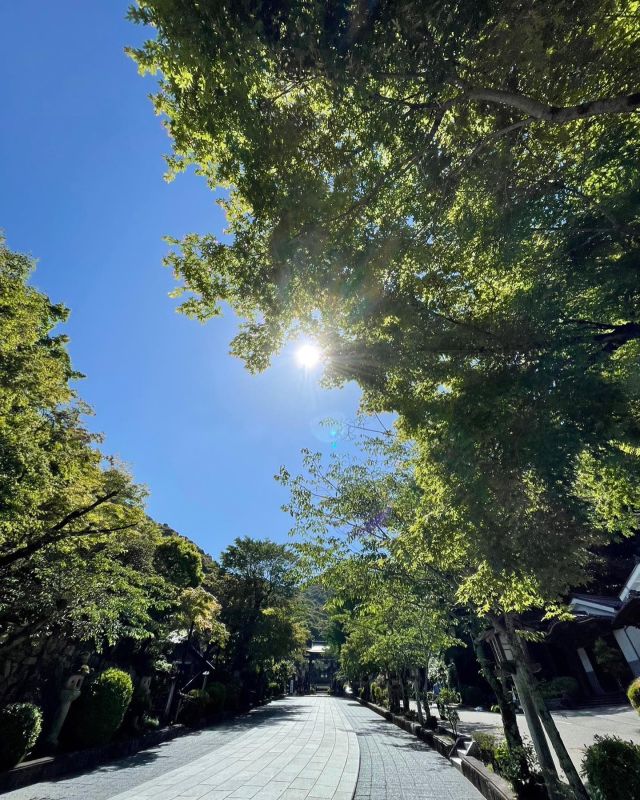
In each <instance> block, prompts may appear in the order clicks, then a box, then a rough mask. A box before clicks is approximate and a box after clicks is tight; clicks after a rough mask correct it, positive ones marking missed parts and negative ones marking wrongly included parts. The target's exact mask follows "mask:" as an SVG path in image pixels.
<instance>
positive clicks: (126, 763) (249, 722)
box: [21, 705, 306, 800]
mask: <svg viewBox="0 0 640 800" xmlns="http://www.w3.org/2000/svg"><path fill="white" fill-rule="evenodd" d="M304 716H306V713H305V711H304V709H301V708H300V707H299V706H296V705H268V706H259V707H258V708H254V709H252V710H251V711H249V712H247V713H245V714H239V715H238V716H236V717H233V718H232V719H227V720H220V721H218V722H215V723H213V724H211V725H208V726H206V727H204V728H198V729H195V730H192V731H188V732H186V733H184V734H183V735H181V736H177V737H175V738H173V739H169V740H167V741H166V742H161V743H160V744H157V745H152V746H150V747H149V748H147V749H145V750H140V751H138V752H137V753H133V754H132V755H130V756H125V757H123V758H119V759H117V760H115V761H109V762H105V763H102V764H100V765H98V766H95V767H90V768H87V769H82V770H78V771H77V772H73V773H67V774H65V775H61V776H60V777H57V778H49V779H45V780H44V781H42V783H45V784H47V785H52V784H53V785H56V784H61V783H64V782H65V781H70V780H71V781H74V782H76V783H78V784H81V783H82V778H83V777H88V776H91V778H95V779H96V781H98V780H100V777H99V776H104V777H103V781H104V788H105V791H106V793H105V792H103V791H99V790H98V786H97V785H96V786H92V787H91V789H87V790H86V797H87V798H91V800H101V798H107V797H111V796H112V795H113V794H114V791H113V789H112V790H111V791H108V784H109V779H108V776H110V775H113V774H114V773H122V772H126V771H127V770H137V769H141V768H144V767H149V766H150V765H151V764H154V763H157V762H161V761H167V760H168V759H172V758H174V757H175V755H176V754H175V752H174V753H172V752H171V750H172V749H174V748H173V747H172V746H177V747H178V748H179V750H180V757H179V759H176V763H174V764H167V766H166V767H165V768H164V770H163V769H159V770H154V771H153V774H152V775H149V774H148V773H146V772H145V771H144V769H141V772H140V775H139V780H138V779H133V778H132V781H131V782H130V783H128V784H127V785H126V786H123V787H122V788H121V789H120V790H116V792H115V794H117V793H119V791H125V789H126V790H128V789H133V788H135V786H137V785H139V784H141V783H144V782H145V781H147V780H150V779H153V778H155V777H158V775H160V774H162V772H163V771H166V772H169V771H171V770H172V769H177V768H178V767H181V766H184V765H185V764H189V763H190V762H192V761H195V760H197V759H198V758H202V756H205V755H207V754H208V753H211V752H214V751H215V750H218V749H219V748H221V747H223V746H224V745H226V744H228V743H229V741H231V740H232V739H234V738H235V737H237V736H240V735H242V734H243V733H245V732H246V731H248V730H252V729H255V728H256V727H260V726H262V725H265V724H268V723H271V722H274V721H281V720H285V719H286V720H291V719H294V718H296V717H304ZM101 783H102V781H101ZM36 786H37V784H36V785H34V786H33V792H34V794H33V796H32V797H30V800H60V798H62V797H65V795H61V794H59V793H57V792H56V793H55V795H51V796H50V797H49V796H47V795H45V794H37V793H36ZM78 788H80V787H78ZM100 788H102V787H100ZM94 789H95V790H98V791H94ZM28 790H29V787H24V788H23V789H22V790H21V791H22V792H23V793H24V792H28ZM76 792H77V790H76V789H74V791H73V794H74V795H76ZM78 796H83V797H84V795H80V793H78Z"/></svg>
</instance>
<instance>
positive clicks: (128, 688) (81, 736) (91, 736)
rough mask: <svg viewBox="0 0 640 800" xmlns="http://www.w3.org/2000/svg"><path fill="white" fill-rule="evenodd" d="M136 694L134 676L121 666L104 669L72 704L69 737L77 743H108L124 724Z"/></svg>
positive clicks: (66, 735)
mask: <svg viewBox="0 0 640 800" xmlns="http://www.w3.org/2000/svg"><path fill="white" fill-rule="evenodd" d="M132 696H133V683H132V681H131V676H130V675H129V674H128V673H127V672H124V671H123V670H121V669H115V668H112V669H107V670H105V671H104V672H102V673H101V674H100V675H98V677H97V678H96V679H95V681H93V683H91V684H90V685H89V686H88V687H87V688H86V689H85V690H84V691H83V693H82V695H81V696H80V697H79V698H78V700H76V702H75V703H74V704H73V705H72V706H71V711H70V713H69V716H68V717H67V722H66V723H65V727H64V730H65V739H66V740H67V742H68V743H69V744H71V745H73V746H76V747H96V746H98V745H102V744H106V743H107V742H108V741H109V740H110V739H111V738H112V737H113V735H114V733H115V732H116V731H117V730H118V728H119V727H120V725H121V724H122V720H123V718H124V715H125V712H126V710H127V708H128V706H129V703H130V702H131V698H132Z"/></svg>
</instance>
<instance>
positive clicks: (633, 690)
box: [627, 678, 640, 714]
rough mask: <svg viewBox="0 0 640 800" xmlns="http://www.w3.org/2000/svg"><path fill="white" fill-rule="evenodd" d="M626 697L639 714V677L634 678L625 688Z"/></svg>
mask: <svg viewBox="0 0 640 800" xmlns="http://www.w3.org/2000/svg"><path fill="white" fill-rule="evenodd" d="M627 697H628V698H629V702H630V703H631V705H632V706H633V707H634V708H635V710H636V711H637V712H638V714H640V678H636V679H635V681H633V682H632V683H631V684H630V685H629V688H628V689H627Z"/></svg>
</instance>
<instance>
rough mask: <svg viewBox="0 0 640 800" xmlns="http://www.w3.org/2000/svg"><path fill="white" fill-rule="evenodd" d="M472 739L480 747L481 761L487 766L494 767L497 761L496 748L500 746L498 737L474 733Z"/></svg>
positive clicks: (479, 732) (478, 732)
mask: <svg viewBox="0 0 640 800" xmlns="http://www.w3.org/2000/svg"><path fill="white" fill-rule="evenodd" d="M471 738H472V739H473V741H474V742H475V743H476V744H477V745H478V750H479V753H480V760H481V761H482V762H483V763H485V764H491V766H494V764H495V761H496V747H497V746H498V743H497V741H496V737H495V736H492V735H491V734H490V733H482V732H481V731H474V732H473V734H472V735H471Z"/></svg>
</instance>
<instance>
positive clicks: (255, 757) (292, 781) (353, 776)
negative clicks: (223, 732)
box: [112, 697, 359, 800]
mask: <svg viewBox="0 0 640 800" xmlns="http://www.w3.org/2000/svg"><path fill="white" fill-rule="evenodd" d="M273 706H274V707H276V708H279V709H280V710H281V711H283V712H284V713H283V714H281V715H279V716H275V717H274V718H272V719H271V720H270V721H269V724H268V725H263V726H257V727H255V728H254V729H252V730H249V731H247V732H246V733H244V734H242V735H241V736H239V737H237V738H236V739H234V740H233V741H231V742H229V743H227V744H224V745H222V746H221V747H219V748H217V749H216V750H215V751H214V752H213V753H211V754H207V755H205V756H202V757H201V758H198V759H196V760H194V761H191V762H190V763H188V764H185V765H184V766H181V767H179V768H177V769H174V770H171V771H169V772H166V773H164V774H163V775H160V776H159V777H157V778H154V779H153V780H151V781H147V782H145V783H143V784H140V785H138V786H135V787H134V788H132V789H129V790H127V791H125V792H121V793H120V794H116V795H113V797H112V800H252V798H256V800H351V798H352V797H353V792H354V789H355V786H356V781H357V777H358V763H359V751H358V744H357V740H356V735H355V733H354V731H353V729H352V727H351V725H350V724H349V723H348V722H347V720H346V718H345V717H344V715H343V713H342V711H341V706H342V704H341V703H340V701H338V700H336V699H334V698H330V697H324V698H315V697H296V698H293V697H292V698H285V699H284V700H280V701H277V702H276V703H274V704H273Z"/></svg>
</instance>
